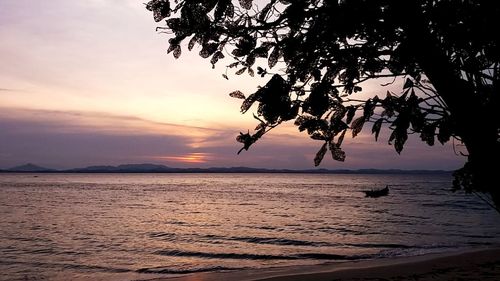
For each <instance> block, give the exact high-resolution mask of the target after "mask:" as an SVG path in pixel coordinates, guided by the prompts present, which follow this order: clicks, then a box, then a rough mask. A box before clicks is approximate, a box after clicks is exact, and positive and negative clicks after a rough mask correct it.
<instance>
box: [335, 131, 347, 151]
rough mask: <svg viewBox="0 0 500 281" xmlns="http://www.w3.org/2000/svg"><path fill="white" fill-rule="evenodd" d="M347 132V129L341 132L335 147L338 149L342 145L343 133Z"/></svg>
mask: <svg viewBox="0 0 500 281" xmlns="http://www.w3.org/2000/svg"><path fill="white" fill-rule="evenodd" d="M346 132H347V129H345V130H343V131H342V133H341V134H340V136H339V137H338V139H337V146H338V147H340V146H341V145H342V142H343V141H344V136H345V133H346Z"/></svg>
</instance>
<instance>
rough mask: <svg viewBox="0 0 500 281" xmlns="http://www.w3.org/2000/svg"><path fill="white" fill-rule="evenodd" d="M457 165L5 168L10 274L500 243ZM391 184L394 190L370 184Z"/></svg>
mask: <svg viewBox="0 0 500 281" xmlns="http://www.w3.org/2000/svg"><path fill="white" fill-rule="evenodd" d="M451 181H452V176H451V175H449V174H421V175H420V174H384V175H380V174H378V175H366V174H363V175H361V174H359V175H358V174H217V173H214V174H57V173H56V174H0V280H147V279H154V278H160V277H161V278H164V277H165V278H169V277H176V276H184V275H187V274H194V273H198V272H213V271H217V272H219V271H238V270H246V269H261V268H274V267H286V266H297V265H314V264H323V263H333V264H335V263H342V262H346V261H357V260H366V259H380V258H386V257H402V256H416V255H422V254H427V253H440V252H448V251H456V250H461V249H462V250H467V249H475V248H478V249H479V248H488V247H497V246H499V245H500V223H499V222H500V214H499V213H498V212H496V211H495V210H494V209H493V208H491V207H490V206H489V205H488V204H486V203H485V202H484V201H483V200H482V199H481V198H480V197H479V196H477V195H474V194H466V193H464V192H452V191H451ZM386 185H389V186H390V193H389V195H388V196H383V197H379V198H368V197H365V194H364V192H363V191H365V190H371V189H379V188H383V187H385V186H386Z"/></svg>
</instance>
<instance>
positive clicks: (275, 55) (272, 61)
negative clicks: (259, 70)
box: [268, 46, 281, 68]
mask: <svg viewBox="0 0 500 281" xmlns="http://www.w3.org/2000/svg"><path fill="white" fill-rule="evenodd" d="M280 56H281V53H280V48H279V47H278V46H276V47H274V48H273V51H272V52H271V54H270V55H269V60H268V65H269V68H273V67H274V66H275V65H276V63H278V59H279V58H280Z"/></svg>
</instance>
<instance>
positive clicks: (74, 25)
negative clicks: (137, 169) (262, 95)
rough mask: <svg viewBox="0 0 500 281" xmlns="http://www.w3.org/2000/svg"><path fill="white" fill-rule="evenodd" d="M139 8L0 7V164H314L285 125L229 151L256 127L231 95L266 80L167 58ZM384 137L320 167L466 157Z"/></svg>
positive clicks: (119, 3) (405, 164)
mask: <svg viewBox="0 0 500 281" xmlns="http://www.w3.org/2000/svg"><path fill="white" fill-rule="evenodd" d="M143 2H145V1H133V0H85V1H83V0H82V1H67V0H51V1H35V0H2V1H0V38H1V43H0V61H1V64H0V168H8V167H12V166H16V165H20V164H24V163H27V162H31V163H35V164H38V165H42V166H47V167H50V168H72V167H82V166H88V165H102V164H104V165H117V164H125V163H158V164H164V165H168V166H175V167H213V166H227V167H229V166H249V167H266V168H312V167H313V158H314V155H315V153H316V151H317V150H318V149H319V147H320V145H321V143H319V142H317V141H313V140H311V139H309V138H308V137H307V135H305V134H300V133H298V132H297V129H296V128H295V127H293V126H292V125H285V126H283V128H280V129H277V130H276V131H273V132H271V133H270V134H269V135H267V136H266V137H265V138H264V139H263V140H261V141H260V142H259V143H257V144H256V145H254V146H253V147H252V148H251V149H250V150H249V151H246V152H243V153H242V154H240V155H236V152H237V151H238V150H239V148H240V147H241V146H240V144H239V143H237V142H236V141H235V137H236V135H237V134H238V133H239V132H240V131H245V132H246V130H247V129H252V128H253V127H255V125H256V122H255V120H254V119H253V118H252V116H251V113H247V114H246V115H241V114H240V113H239V106H240V100H235V99H233V98H230V97H229V96H228V93H229V92H231V91H233V90H236V89H239V90H241V91H243V92H244V93H251V92H254V91H255V90H256V87H257V86H258V85H263V84H264V83H265V81H266V80H267V79H268V78H264V79H261V78H251V77H249V76H245V75H242V76H241V77H240V76H234V75H229V76H230V79H229V81H228V80H225V79H223V78H222V76H221V75H222V74H223V73H224V72H225V65H227V64H229V63H230V61H228V60H225V61H222V62H220V63H219V66H218V67H217V68H215V69H212V68H211V65H210V63H209V61H208V60H203V59H202V58H200V57H199V56H198V55H197V53H198V51H199V50H198V51H197V50H195V51H194V52H193V53H188V52H187V49H185V50H183V51H184V52H183V54H182V56H181V58H180V59H179V60H175V59H174V58H173V57H172V55H171V54H170V55H167V54H166V49H167V47H168V44H167V39H166V36H165V35H162V34H158V33H157V32H156V31H155V27H156V26H157V24H156V23H155V22H154V21H153V18H152V15H151V14H150V12H148V11H147V10H146V9H145V8H144V4H143ZM372 86H373V87H372V88H369V89H366V90H367V91H380V92H382V93H385V90H383V89H380V88H378V87H376V86H377V83H374V84H373V85H372ZM387 138H388V134H387V132H386V133H385V134H384V135H383V136H382V137H381V139H380V140H379V142H377V143H376V142H375V141H374V138H373V136H371V135H369V130H368V129H366V128H365V130H364V131H363V134H362V135H361V136H358V137H357V138H355V139H352V138H349V139H348V140H346V141H345V144H344V149H345V150H346V152H347V159H346V161H345V162H344V163H341V162H336V161H333V160H331V157H325V160H324V161H323V164H322V165H321V167H322V168H333V169H355V168H401V169H455V168H458V167H460V166H461V165H462V164H463V161H464V158H463V157H461V156H456V155H455V154H454V152H453V149H452V146H451V145H446V146H444V147H443V146H441V145H439V144H438V145H436V146H435V147H428V146H426V145H424V144H422V143H421V142H420V141H419V140H418V138H417V137H412V138H411V139H410V141H409V143H408V145H407V146H406V147H405V149H404V150H403V152H402V155H398V154H397V153H396V152H395V151H394V148H393V147H392V146H389V145H388V144H387Z"/></svg>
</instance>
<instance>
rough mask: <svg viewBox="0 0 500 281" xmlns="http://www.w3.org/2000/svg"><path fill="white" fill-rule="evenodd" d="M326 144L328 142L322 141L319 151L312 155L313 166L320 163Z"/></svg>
mask: <svg viewBox="0 0 500 281" xmlns="http://www.w3.org/2000/svg"><path fill="white" fill-rule="evenodd" d="M327 145H328V143H326V142H325V143H324V144H323V145H322V146H321V148H320V149H319V151H318V152H317V153H316V157H314V166H318V165H319V164H321V161H323V157H325V154H326V151H327V148H328V147H327Z"/></svg>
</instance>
